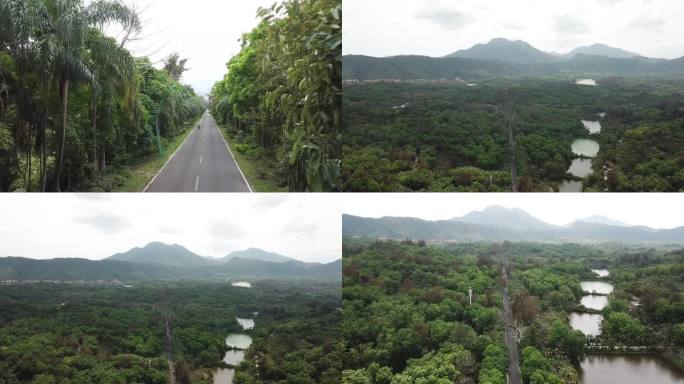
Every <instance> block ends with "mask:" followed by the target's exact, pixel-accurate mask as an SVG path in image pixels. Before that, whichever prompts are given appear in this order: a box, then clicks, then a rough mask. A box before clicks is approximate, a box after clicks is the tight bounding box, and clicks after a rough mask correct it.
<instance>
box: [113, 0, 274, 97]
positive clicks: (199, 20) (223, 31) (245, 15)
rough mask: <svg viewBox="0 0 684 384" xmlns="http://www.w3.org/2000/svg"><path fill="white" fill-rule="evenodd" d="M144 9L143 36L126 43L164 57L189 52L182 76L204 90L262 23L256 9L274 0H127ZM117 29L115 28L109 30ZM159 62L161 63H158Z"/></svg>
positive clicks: (138, 52) (137, 50) (137, 53)
mask: <svg viewBox="0 0 684 384" xmlns="http://www.w3.org/2000/svg"><path fill="white" fill-rule="evenodd" d="M123 1H124V2H125V3H127V4H134V5H135V7H136V8H137V9H139V10H142V11H143V12H142V13H141V18H142V20H143V22H144V29H143V31H142V34H141V35H140V37H141V38H142V40H141V41H139V42H135V43H134V44H131V45H128V46H127V47H128V48H129V49H130V50H131V51H132V52H133V54H134V55H135V56H150V58H151V60H152V61H153V62H157V61H161V60H163V59H164V58H165V57H167V56H168V55H170V54H171V53H173V52H178V53H179V54H180V55H181V57H182V58H188V63H187V67H188V68H190V70H189V71H188V72H186V73H185V74H184V75H183V82H184V83H187V84H190V85H192V86H193V87H194V88H195V90H196V91H197V92H198V93H200V94H205V93H209V92H210V91H211V87H212V86H213V85H214V83H215V82H216V81H218V80H221V79H222V78H223V75H224V74H225V73H226V71H227V69H226V63H227V62H228V60H229V59H230V58H231V57H232V56H234V55H236V54H237V53H238V52H240V43H239V42H238V39H240V38H241V37H242V34H243V33H245V32H249V31H251V30H252V29H253V28H254V27H256V25H257V24H258V20H257V18H256V12H257V9H258V8H259V7H260V6H261V7H267V6H271V5H272V4H273V3H275V2H276V0H240V1H236V0H232V1H220V0H192V1H186V0H123ZM110 32H111V34H115V33H114V31H110ZM158 66H161V64H160V65H158Z"/></svg>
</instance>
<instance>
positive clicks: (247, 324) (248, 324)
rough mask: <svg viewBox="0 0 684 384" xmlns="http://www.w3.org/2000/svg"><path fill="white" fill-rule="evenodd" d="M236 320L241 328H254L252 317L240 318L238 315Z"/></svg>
mask: <svg viewBox="0 0 684 384" xmlns="http://www.w3.org/2000/svg"><path fill="white" fill-rule="evenodd" d="M237 322H238V323H239V324H240V326H241V327H242V329H254V319H241V318H239V317H238V318H237Z"/></svg>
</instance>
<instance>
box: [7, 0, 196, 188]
mask: <svg viewBox="0 0 684 384" xmlns="http://www.w3.org/2000/svg"><path fill="white" fill-rule="evenodd" d="M111 25H117V26H118V27H120V28H121V29H122V30H123V31H125V32H126V33H125V34H124V35H125V36H133V35H135V34H136V33H137V32H139V31H140V29H141V28H142V23H141V20H140V18H139V16H138V14H136V12H135V11H134V10H133V9H131V8H129V7H127V6H126V5H124V4H123V3H122V2H118V1H110V0H99V1H93V2H86V1H84V0H65V1H62V0H60V1H57V0H28V1H27V0H1V1H0V190H2V191H112V190H116V189H117V188H118V187H119V186H120V185H121V184H122V183H124V182H125V179H126V178H128V177H130V175H128V173H129V172H130V171H129V170H128V166H130V165H131V164H133V163H135V161H136V160H139V159H141V158H143V157H145V156H149V155H151V154H154V153H156V152H158V151H159V150H160V149H161V150H162V151H163V148H164V147H166V146H167V144H168V143H169V142H170V141H173V139H174V138H175V137H176V136H179V135H180V134H182V133H183V132H184V131H185V130H186V129H187V128H188V127H189V125H190V124H191V123H192V122H193V121H194V120H195V119H196V118H199V116H200V115H201V113H202V112H203V111H204V110H205V109H206V105H205V102H204V100H203V99H202V98H200V97H199V96H198V95H197V94H196V93H195V92H194V91H193V89H192V88H191V87H189V86H187V85H183V84H181V83H180V82H179V81H180V76H181V75H182V73H183V71H184V69H183V66H184V65H185V62H184V61H183V60H179V58H178V56H177V55H172V56H171V57H170V58H169V59H167V61H166V65H165V68H164V69H157V68H155V67H154V66H153V65H152V63H150V61H149V60H148V59H146V58H136V57H134V56H133V55H132V54H131V53H130V52H129V51H128V50H127V49H126V40H125V39H123V40H115V39H114V38H111V37H109V36H107V35H106V34H105V33H104V31H103V30H104V28H105V27H106V26H111Z"/></svg>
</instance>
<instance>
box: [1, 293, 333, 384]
mask: <svg viewBox="0 0 684 384" xmlns="http://www.w3.org/2000/svg"><path fill="white" fill-rule="evenodd" d="M340 301H341V298H340V290H339V283H329V282H325V281H321V282H315V281H309V282H282V281H275V280H270V281H269V280H263V281H259V282H256V283H253V285H252V288H240V287H233V286H231V285H230V284H229V283H225V282H190V281H186V282H146V283H141V284H139V285H135V286H123V285H117V286H106V285H97V284H54V283H42V284H41V283H35V284H22V285H4V286H0V307H1V308H2V311H0V382H2V383H7V384H15V383H43V384H48V383H53V384H54V383H70V384H76V383H84V384H85V383H88V384H90V383H112V384H114V383H121V384H123V383H158V384H161V383H168V382H169V372H170V370H169V364H170V363H171V364H173V366H174V372H175V378H176V382H177V383H180V384H185V383H212V372H213V371H214V369H215V368H216V367H219V366H220V363H221V359H222V358H223V355H224V353H225V352H226V350H227V349H228V348H227V347H226V344H225V342H224V341H225V339H226V336H227V335H228V334H229V333H231V332H240V333H247V334H249V335H250V336H251V337H252V338H253V343H252V345H251V346H250V348H249V349H248V350H247V351H246V359H245V361H244V362H243V363H242V364H241V365H239V366H237V367H236V375H235V379H234V383H237V384H251V383H256V382H257V380H256V378H257V377H258V379H259V380H258V382H260V383H311V384H313V383H325V384H332V383H339V382H340V375H341V364H342V362H341V361H342V360H341V354H342V348H343V347H342V342H341V328H340V324H341V317H342V314H341V313H340V311H339V310H338V309H339V307H340ZM236 316H237V317H242V318H253V319H254V321H255V324H256V325H255V327H254V329H253V330H242V328H241V327H240V325H239V324H238V322H237V321H236ZM166 322H168V324H169V328H170V337H167V336H166V334H165V323H166ZM169 340H170V341H169ZM256 359H258V362H259V364H258V367H257V365H256V364H255V361H256Z"/></svg>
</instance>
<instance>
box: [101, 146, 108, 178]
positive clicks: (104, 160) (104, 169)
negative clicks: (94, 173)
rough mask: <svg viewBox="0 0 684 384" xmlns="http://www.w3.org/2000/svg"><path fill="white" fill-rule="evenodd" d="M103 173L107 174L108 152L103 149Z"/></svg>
mask: <svg viewBox="0 0 684 384" xmlns="http://www.w3.org/2000/svg"><path fill="white" fill-rule="evenodd" d="M102 172H104V173H107V152H106V150H105V149H104V148H102Z"/></svg>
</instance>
